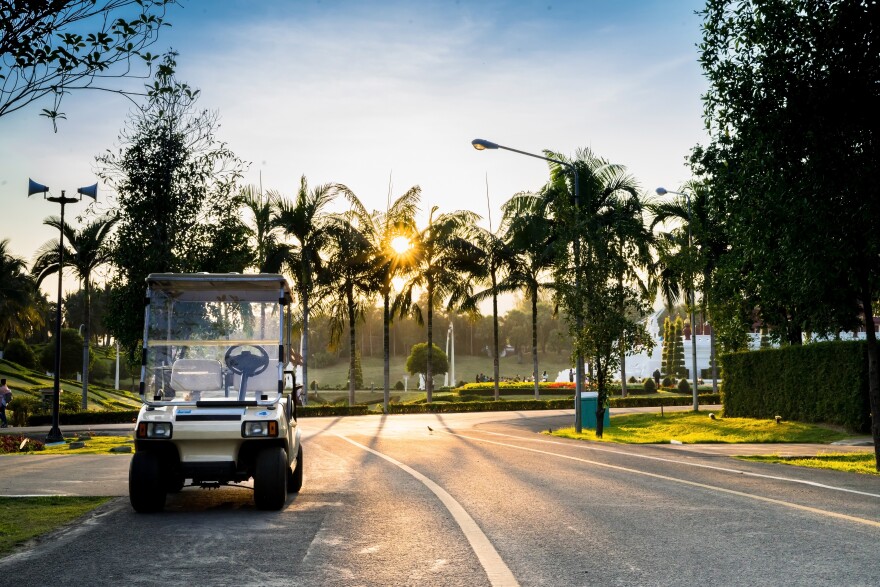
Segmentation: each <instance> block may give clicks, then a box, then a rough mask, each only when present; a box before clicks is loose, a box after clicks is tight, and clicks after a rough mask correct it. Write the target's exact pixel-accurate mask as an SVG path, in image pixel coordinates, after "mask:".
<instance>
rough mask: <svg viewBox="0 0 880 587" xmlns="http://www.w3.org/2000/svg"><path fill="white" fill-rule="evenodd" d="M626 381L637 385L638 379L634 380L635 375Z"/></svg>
mask: <svg viewBox="0 0 880 587" xmlns="http://www.w3.org/2000/svg"><path fill="white" fill-rule="evenodd" d="M627 381H629V382H630V383H638V379H636V376H635V375H632V376H631V377H630V378H629V379H628V380H627Z"/></svg>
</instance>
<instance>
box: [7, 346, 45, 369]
mask: <svg viewBox="0 0 880 587" xmlns="http://www.w3.org/2000/svg"><path fill="white" fill-rule="evenodd" d="M3 358H4V359H6V360H7V361H12V362H13V363H18V364H19V365H21V366H22V367H25V368H27V369H34V368H36V366H37V356H36V355H35V354H34V351H33V349H32V348H31V347H30V346H28V344H27V343H26V342H25V341H23V340H22V339H20V338H13V339H11V340H10V341H9V342H8V343H6V350H4V351H3Z"/></svg>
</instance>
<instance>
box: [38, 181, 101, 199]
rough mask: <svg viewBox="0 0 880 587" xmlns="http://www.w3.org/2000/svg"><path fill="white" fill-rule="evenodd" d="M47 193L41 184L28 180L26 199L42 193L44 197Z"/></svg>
mask: <svg viewBox="0 0 880 587" xmlns="http://www.w3.org/2000/svg"><path fill="white" fill-rule="evenodd" d="M95 189H97V184H95ZM48 191H49V188H47V187H46V186H44V185H43V184H41V183H37V182H35V181H34V180H32V179H30V178H28V197H31V196H33V195H34V194H39V193H42V194H43V195H44V196H45V195H46V192H48Z"/></svg>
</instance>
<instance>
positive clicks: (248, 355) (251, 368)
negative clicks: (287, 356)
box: [223, 344, 269, 400]
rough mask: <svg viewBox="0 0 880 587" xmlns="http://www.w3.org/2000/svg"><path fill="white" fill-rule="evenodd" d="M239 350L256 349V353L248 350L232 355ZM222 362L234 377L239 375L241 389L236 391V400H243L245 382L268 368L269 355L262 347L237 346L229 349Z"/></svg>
mask: <svg viewBox="0 0 880 587" xmlns="http://www.w3.org/2000/svg"><path fill="white" fill-rule="evenodd" d="M239 349H256V350H257V353H252V352H251V351H250V350H242V351H241V352H240V353H238V354H233V353H234V352H235V351H237V350H239ZM223 360H224V361H225V362H226V366H227V367H229V370H230V371H232V372H233V373H235V374H236V375H241V388H240V389H239V391H238V399H239V400H243V399H244V396H245V393H247V381H248V379H250V378H251V377H253V376H254V375H259V374H260V373H262V372H263V371H265V370H266V368H267V367H268V366H269V353H267V352H266V350H265V349H264V348H263V347H260V346H256V345H251V344H238V345H235V346H232V347H229V350H227V351H226V355H224V357H223Z"/></svg>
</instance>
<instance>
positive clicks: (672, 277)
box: [650, 181, 727, 393]
mask: <svg viewBox="0 0 880 587" xmlns="http://www.w3.org/2000/svg"><path fill="white" fill-rule="evenodd" d="M681 191H682V192H683V193H687V194H688V196H681V195H676V197H675V199H673V200H667V201H665V202H656V203H654V204H652V205H651V206H650V210H651V212H652V214H653V220H652V221H651V229H652V230H653V229H654V228H655V227H656V226H657V225H660V224H665V223H667V222H670V221H671V222H673V223H675V224H677V226H675V227H673V228H671V229H670V230H667V231H666V232H663V233H661V234H660V235H659V236H658V243H659V246H658V259H657V266H658V269H659V271H658V279H659V285H660V287H661V289H662V291H663V297H664V301H665V302H666V305H667V307H670V308H671V307H673V306H674V305H675V303H677V302H678V301H679V299H680V298H681V292H682V290H684V293H685V297H686V300H688V302H687V303H688V304H690V303H691V302H690V301H689V300H691V299H692V297H693V298H695V297H696V296H695V293H694V292H692V291H691V278H692V277H693V276H698V277H700V279H701V281H702V284H701V290H702V294H703V295H702V299H701V300H700V302H699V307H700V313H701V314H702V315H703V316H708V312H709V307H710V305H709V292H710V291H711V290H712V286H713V276H714V274H715V269H716V268H717V267H718V263H719V261H720V259H721V256H722V255H723V254H724V252H725V251H726V250H727V241H726V240H725V236H724V235H725V233H724V230H723V229H722V226H721V223H720V221H719V218H718V216H717V214H716V213H715V211H714V208H713V206H714V202H713V199H712V193H711V189H710V186H709V185H708V183H707V182H704V181H689V182H687V183H685V185H684V187H683V188H682V190H681ZM688 199H689V200H690V202H688ZM688 235H690V245H689V244H688V243H689V241H688ZM694 288H695V289H696V287H695V286H694ZM695 328H696V326H695V325H694V324H691V330H692V331H694V334H692V336H695V332H696V331H695V330H694V329H695ZM714 332H715V329H714V327H713V328H711V330H710V339H709V341H710V347H711V355H712V360H711V362H712V389H713V392H714V393H717V389H718V374H717V368H716V366H715V336H714ZM694 340H695V341H696V338H695V339H694ZM695 377H696V375H695Z"/></svg>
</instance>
